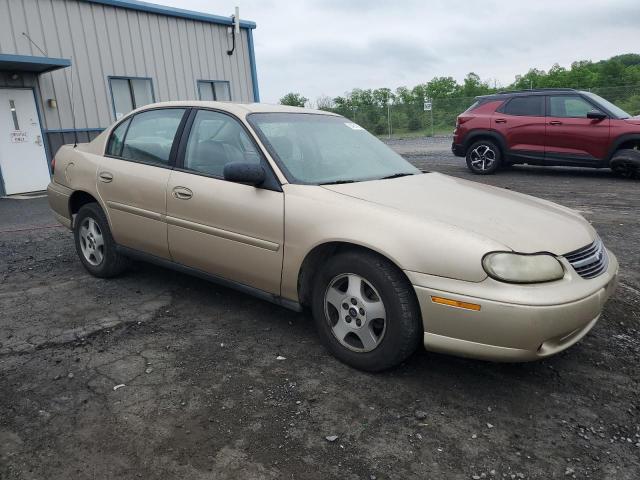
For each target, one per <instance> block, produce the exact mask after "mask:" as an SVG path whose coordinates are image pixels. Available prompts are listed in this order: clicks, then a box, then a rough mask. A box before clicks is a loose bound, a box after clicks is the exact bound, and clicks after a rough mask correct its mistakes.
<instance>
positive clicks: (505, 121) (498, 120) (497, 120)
mask: <svg viewBox="0 0 640 480" xmlns="http://www.w3.org/2000/svg"><path fill="white" fill-rule="evenodd" d="M496 123H507V120H506V119H504V118H496Z"/></svg>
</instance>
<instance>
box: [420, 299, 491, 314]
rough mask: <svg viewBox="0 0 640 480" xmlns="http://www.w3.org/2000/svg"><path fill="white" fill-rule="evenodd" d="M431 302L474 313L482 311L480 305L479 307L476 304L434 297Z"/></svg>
mask: <svg viewBox="0 0 640 480" xmlns="http://www.w3.org/2000/svg"><path fill="white" fill-rule="evenodd" d="M431 301H432V302H433V303H439V304H440V305H447V306H449V307H458V308H464V309H466V310H473V311H474V312H478V311H480V305H477V304H475V303H467V302H460V301H458V300H453V299H451V298H444V297H434V296H432V297H431Z"/></svg>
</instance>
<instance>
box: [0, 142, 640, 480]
mask: <svg viewBox="0 0 640 480" xmlns="http://www.w3.org/2000/svg"><path fill="white" fill-rule="evenodd" d="M448 142H449V140H447V139H442V140H438V141H425V140H410V141H393V144H392V145H393V147H394V148H396V149H397V150H398V151H400V152H402V153H403V154H404V155H406V156H407V158H409V159H410V160H411V161H413V162H414V163H416V164H417V165H418V166H420V167H422V168H424V169H427V170H432V171H440V172H444V173H447V174H451V175H456V176H460V177H465V178H470V177H471V175H470V174H469V173H467V170H466V168H465V167H464V166H463V162H462V161H461V159H456V158H454V157H453V156H452V155H451V154H450V153H449V152H448V147H449V143H448ZM473 179H474V180H477V181H482V182H486V183H489V184H492V185H497V186H500V187H504V188H509V189H513V190H517V191H521V192H524V193H528V194H533V195H537V196H540V197H543V198H546V199H549V200H552V201H556V202H559V203H562V204H564V205H567V206H570V207H572V208H575V209H578V210H580V211H581V212H582V213H583V215H585V216H586V217H587V218H588V219H589V220H590V221H591V222H593V224H594V225H595V226H596V228H597V229H598V230H599V231H600V233H601V236H602V237H603V239H604V241H605V243H606V244H607V245H608V246H609V247H610V248H611V249H612V250H613V251H614V252H615V253H616V254H617V255H618V258H619V260H620V263H621V271H622V277H621V284H620V288H619V290H618V292H617V293H616V295H615V296H614V298H613V299H612V300H611V301H610V302H609V303H608V304H607V306H606V309H605V312H604V316H603V318H602V321H601V322H599V324H598V325H597V326H596V327H595V329H594V330H593V331H592V332H591V333H590V334H589V335H588V336H587V337H586V338H585V339H584V340H583V341H582V342H580V343H579V344H578V345H576V346H575V347H573V348H571V349H570V350H569V351H567V352H565V353H563V354H561V355H558V356H557V357H555V358H552V359H549V360H546V361H543V362H539V363H531V364H517V365H504V364H493V363H488V362H480V361H471V360H464V359H457V358H453V357H448V356H443V355H437V354H431V353H427V352H422V351H421V352H419V353H418V354H416V355H415V356H414V357H412V358H411V359H410V360H409V361H408V362H406V363H405V364H404V365H402V366H400V367H399V368H397V369H395V370H393V371H390V372H385V373H382V374H376V375H372V374H365V373H361V372H358V371H355V370H352V369H350V368H348V367H346V366H344V365H342V364H340V363H338V362H337V361H336V360H334V359H333V358H332V357H330V356H329V355H328V354H326V353H325V352H324V350H323V349H322V347H321V346H320V345H319V342H318V339H317V338H316V334H315V332H314V331H313V328H312V325H311V322H310V319H309V317H308V316H307V315H304V314H296V313H292V312H290V311H287V310H284V309H282V308H279V307H277V306H274V305H270V304H268V303H263V302H261V301H258V300H255V299H253V298H251V297H248V296H245V295H242V294H239V293H236V292H234V291H231V290H227V289H225V288H221V287H217V286H215V285H212V284H209V283H207V282H204V281H201V280H198V279H194V278H190V277H187V276H184V275H180V274H176V273H173V272H170V271H166V270H162V269H159V268H156V267H153V266H150V265H145V264H136V265H135V266H134V268H133V269H132V270H131V271H129V272H128V273H127V274H125V275H124V276H123V277H121V278H119V279H116V280H111V281H104V280H98V279H95V278H92V277H90V276H89V275H88V274H86V273H85V272H84V270H83V269H82V267H81V266H80V263H79V262H78V261H77V260H76V257H75V252H74V249H73V244H72V239H71V234H70V233H69V232H68V231H66V230H65V229H63V228H61V227H56V226H54V225H55V222H54V221H53V219H52V218H51V217H50V215H49V213H48V211H47V206H46V200H45V199H36V200H23V201H18V200H0V478H1V479H3V480H4V479H111V478H131V479H135V478H145V479H146V478H152V479H168V478H185V479H236V478H238V479H259V478H296V479H299V478H301V479H307V478H308V479H326V478H341V479H364V480H371V479H374V478H375V479H387V478H396V479H407V478H425V479H427V478H432V479H444V478H446V479H449V478H454V479H458V478H459V479H471V478H474V479H475V478H508V479H512V478H515V479H522V478H545V479H546V478H593V479H603V478H608V479H616V480H617V479H637V478H640V399H639V397H638V392H639V387H640V253H639V252H640V247H639V245H640V215H639V214H638V209H639V208H640V183H638V182H637V181H627V180H620V179H617V178H614V177H612V176H611V174H610V173H609V172H608V171H589V170H570V169H560V168H555V169H541V168H529V167H516V168H513V169H512V170H510V171H505V172H501V173H500V174H498V175H495V176H491V177H486V178H479V177H474V178H473ZM469 208H477V209H479V211H480V212H481V211H486V210H490V209H491V205H469ZM540 234H541V235H544V232H540ZM279 356H281V357H284V359H280V360H279V359H278V357H279ZM120 385H124V386H120ZM118 386H120V387H119V388H116V387H118ZM332 435H336V436H337V437H338V438H337V439H336V440H335V441H333V442H330V441H328V440H327V439H326V437H327V436H332Z"/></svg>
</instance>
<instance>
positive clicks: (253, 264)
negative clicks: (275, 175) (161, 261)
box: [167, 171, 284, 295]
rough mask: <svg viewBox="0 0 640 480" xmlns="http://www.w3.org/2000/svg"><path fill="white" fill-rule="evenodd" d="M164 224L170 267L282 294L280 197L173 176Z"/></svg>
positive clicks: (218, 182) (180, 173) (214, 180)
mask: <svg viewBox="0 0 640 480" xmlns="http://www.w3.org/2000/svg"><path fill="white" fill-rule="evenodd" d="M188 192H190V194H189V193H188ZM185 194H186V197H185ZM167 223H168V231H169V249H170V251H171V257H172V259H173V261H175V262H178V263H181V264H183V265H186V266H189V267H192V268H196V269H198V270H202V271H205V272H207V273H210V274H213V275H217V276H220V277H224V278H226V279H229V280H233V281H235V282H239V283H242V284H244V285H249V286H251V287H255V288H259V289H261V290H264V291H266V292H269V293H273V294H276V295H279V294H280V274H281V270H282V251H283V248H282V247H283V242H284V195H283V193H282V192H274V191H271V190H265V189H261V188H256V187H252V186H249V185H243V184H239V183H231V182H227V181H226V180H222V179H218V178H212V177H207V176H202V175H197V174H195V173H189V172H183V171H173V172H172V173H171V177H170V179H169V184H168V188H167Z"/></svg>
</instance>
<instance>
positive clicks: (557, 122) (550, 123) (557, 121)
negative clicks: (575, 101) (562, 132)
mask: <svg viewBox="0 0 640 480" xmlns="http://www.w3.org/2000/svg"><path fill="white" fill-rule="evenodd" d="M549 125H562V122H561V121H560V120H551V121H550V122H549Z"/></svg>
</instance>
